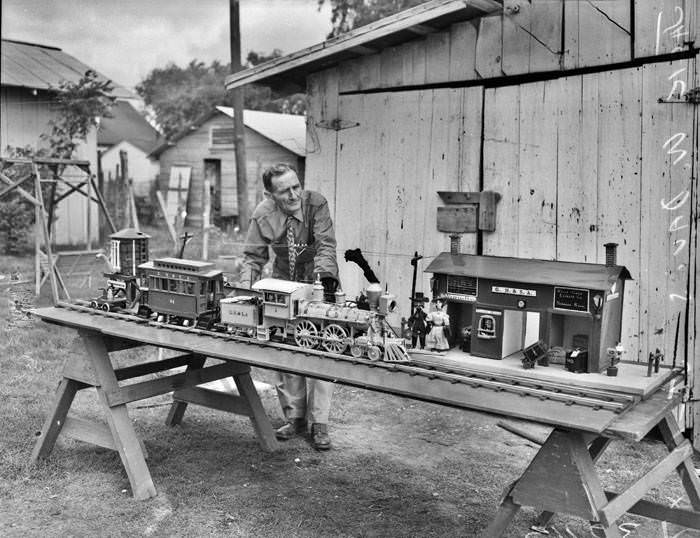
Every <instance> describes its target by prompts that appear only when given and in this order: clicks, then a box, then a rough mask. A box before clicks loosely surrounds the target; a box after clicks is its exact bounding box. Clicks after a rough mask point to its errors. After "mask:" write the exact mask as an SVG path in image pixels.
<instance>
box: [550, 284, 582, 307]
mask: <svg viewBox="0 0 700 538" xmlns="http://www.w3.org/2000/svg"><path fill="white" fill-rule="evenodd" d="M554 308H560V309H562V310H574V311H576V312H588V290H581V289H577V288H557V287H555V288H554Z"/></svg>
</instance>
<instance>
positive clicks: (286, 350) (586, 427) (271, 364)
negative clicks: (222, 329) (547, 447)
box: [32, 307, 670, 437]
mask: <svg viewBox="0 0 700 538" xmlns="http://www.w3.org/2000/svg"><path fill="white" fill-rule="evenodd" d="M32 313H33V314H34V315H35V316H37V317H39V318H41V319H42V320H44V321H46V322H49V323H54V324H58V325H62V326H65V327H69V328H72V329H89V330H92V331H95V332H97V333H100V334H102V335H104V336H105V337H109V338H117V339H121V340H128V341H131V342H133V343H135V344H137V345H153V346H158V347H163V348H168V349H173V350H179V351H184V352H191V353H197V354H202V355H205V356H207V357H212V358H216V359H222V360H234V361H237V362H241V363H245V364H249V365H251V366H256V367H259V368H266V369H272V370H277V371H283V372H290V373H296V374H302V375H306V376H310V377H315V378H319V379H325V380H328V381H332V382H337V383H342V384H346V385H352V386H357V387H361V388H366V389H370V390H376V391H380V392H386V393H390V394H396V395H399V396H405V397H409V398H413V399H417V400H423V401H427V402H434V403H439V404H443V405H448V406H452V407H458V408H464V409H473V410H477V411H482V412H487V413H492V414H496V415H503V416H508V417H513V418H519V419H523V420H530V421H533V422H539V423H542V424H547V425H551V426H559V427H565V428H571V429H577V430H582V431H587V432H594V433H602V432H605V430H606V429H607V428H608V427H609V426H610V425H611V424H614V425H615V426H614V427H615V428H616V430H615V431H614V432H613V435H616V436H625V435H626V436H628V437H630V436H632V437H633V436H634V434H633V433H629V431H630V430H633V431H638V430H640V429H643V426H641V427H640V426H639V425H638V424H636V423H634V421H633V420H630V419H626V418H625V417H633V415H632V412H633V411H634V408H635V407H636V406H637V405H639V402H640V401H641V400H640V399H639V398H635V399H632V398H631V397H630V396H629V395H626V397H628V398H630V399H629V405H626V408H625V409H624V410H622V412H619V410H611V409H606V408H597V407H595V406H587V405H579V404H573V405H571V404H567V403H565V402H562V401H560V400H558V399H556V398H557V394H555V391H554V392H552V398H550V397H548V395H547V393H546V392H544V393H543V392H541V391H540V392H538V393H537V394H538V395H531V394H524V393H522V392H520V393H519V392H518V391H517V390H513V391H511V390H508V389H506V390H502V389H500V388H498V387H496V388H493V387H491V388H489V386H488V385H487V386H483V385H479V384H478V383H473V382H470V380H469V378H467V377H461V376H454V375H453V376H436V375H434V374H433V373H431V372H430V371H426V370H424V369H421V368H418V367H415V368H414V367H409V368H402V367H400V366H398V365H395V364H392V363H386V362H376V363H373V362H371V361H368V360H363V359H355V358H353V357H350V356H346V355H334V354H329V353H326V352H321V351H317V350H303V351H301V350H299V348H296V347H294V346H289V345H284V344H276V345H275V346H274V347H270V346H266V345H261V344H259V343H257V342H255V341H253V342H250V341H243V340H241V339H234V338H231V337H229V336H226V335H224V334H221V335H209V334H202V332H197V331H195V330H187V329H184V328H180V327H175V328H171V327H168V326H163V325H157V324H155V323H152V322H150V323H149V322H147V321H145V320H143V321H142V322H141V323H137V322H135V321H129V320H127V319H120V318H119V317H118V316H109V315H105V314H103V313H101V312H98V311H94V312H90V311H75V310H71V309H69V308H63V307H48V308H40V309H36V310H33V311H32ZM508 377H509V378H512V376H508ZM509 383H512V379H511V380H510V381H509ZM515 385H517V380H516V382H515ZM669 401H670V400H668V399H667V398H666V397H665V396H664V397H663V398H662V397H658V398H656V399H652V398H650V399H648V403H647V404H646V407H649V406H652V407H653V409H654V411H653V413H652V414H656V413H659V412H665V411H666V410H667V409H668V408H669V406H670V404H669ZM660 410H661V411H660ZM650 412H651V411H650V410H649V409H645V410H644V411H643V413H642V414H644V415H649V414H650ZM635 428H636V429H635Z"/></svg>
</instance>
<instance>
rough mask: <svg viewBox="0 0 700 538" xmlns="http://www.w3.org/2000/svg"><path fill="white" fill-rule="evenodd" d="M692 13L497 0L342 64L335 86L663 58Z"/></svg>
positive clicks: (670, 6) (668, 1) (616, 0)
mask: <svg viewBox="0 0 700 538" xmlns="http://www.w3.org/2000/svg"><path fill="white" fill-rule="evenodd" d="M698 9H699V8H698V2H697V0H654V1H652V0H601V1H569V0H561V1H556V0H528V1H525V0H504V9H503V12H502V13H500V14H497V15H493V16H489V17H483V18H481V19H477V20H473V21H466V22H460V23H456V24H453V25H452V26H451V27H450V28H449V29H448V30H444V31H440V32H435V33H432V34H429V35H427V36H426V37H425V38H423V39H417V40H414V41H411V42H408V43H405V44H402V45H398V46H395V47H389V48H387V49H385V50H382V51H381V52H379V53H377V54H372V55H368V56H364V57H361V58H358V59H356V60H352V61H348V62H345V63H344V64H343V68H342V69H341V70H340V71H339V72H340V80H339V82H338V84H339V89H340V91H341V92H347V91H360V90H372V89H378V88H396V87H401V86H417V85H423V84H434V83H449V82H464V81H475V82H476V81H479V80H482V79H490V78H498V77H503V76H515V75H524V74H532V73H542V72H556V71H565V70H571V69H577V68H586V67H592V66H599V65H604V64H614V63H621V62H629V61H631V60H633V59H639V58H645V57H651V56H655V55H658V54H664V53H670V52H674V51H675V49H676V47H677V46H679V45H680V46H682V47H683V48H687V47H686V46H683V45H682V43H683V42H684V41H688V40H692V39H693V36H694V35H696V30H697V24H698V20H697V19H698ZM679 21H680V24H681V25H682V26H683V28H680V26H679V25H678V23H679ZM679 28H680V29H679ZM684 31H688V32H689V34H686V35H683V34H682V32H684ZM657 35H658V37H657Z"/></svg>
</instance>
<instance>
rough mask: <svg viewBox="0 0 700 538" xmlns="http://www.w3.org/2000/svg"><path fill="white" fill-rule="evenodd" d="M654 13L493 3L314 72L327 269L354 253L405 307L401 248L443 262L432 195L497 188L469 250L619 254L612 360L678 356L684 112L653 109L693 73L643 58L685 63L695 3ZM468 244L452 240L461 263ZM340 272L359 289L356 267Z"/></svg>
mask: <svg viewBox="0 0 700 538" xmlns="http://www.w3.org/2000/svg"><path fill="white" fill-rule="evenodd" d="M651 4H652V3H647V2H644V1H642V0H635V1H634V2H632V1H622V0H610V1H605V2H551V1H549V0H533V1H532V2H531V3H528V2H519V3H517V5H518V6H519V10H517V11H516V10H514V6H515V5H516V4H515V3H514V2H511V1H510V0H507V1H506V4H505V10H504V13H503V14H502V15H499V16H493V17H486V18H483V19H481V20H479V21H469V22H460V23H457V24H454V25H452V27H451V28H450V29H449V30H447V31H443V32H438V33H435V34H431V35H428V36H427V37H425V38H423V39H417V40H415V41H412V42H409V43H406V44H404V45H400V46H397V47H391V48H387V49H385V50H383V51H380V52H378V53H377V54H373V55H369V56H365V57H362V58H361V59H357V60H352V61H347V62H343V63H341V64H340V65H338V66H336V67H334V68H331V69H328V70H326V71H323V72H318V73H314V74H312V75H311V76H310V77H309V78H308V85H307V88H308V92H309V115H308V122H307V137H308V141H307V147H308V150H309V154H308V156H307V183H308V185H309V186H310V187H312V188H317V189H318V190H320V191H322V192H324V193H325V194H326V195H327V196H328V198H329V201H330V203H331V206H332V208H333V210H334V217H335V221H336V229H337V236H338V252H339V254H340V256H341V258H342V253H343V252H344V250H345V249H348V248H356V247H360V248H362V250H363V251H364V252H365V253H366V257H367V258H368V260H369V261H370V264H371V265H372V267H373V268H374V269H375V272H376V273H377V275H378V276H379V278H380V279H382V281H384V282H387V283H388V284H389V286H390V290H391V291H392V292H393V293H396V294H397V295H398V296H399V298H400V301H401V306H402V308H403V309H404V311H406V310H407V309H408V297H409V295H410V285H411V270H412V268H411V266H410V263H409V262H410V258H411V255H412V254H413V252H414V251H418V252H419V253H421V254H422V255H424V256H425V259H424V260H423V261H422V262H421V267H425V266H426V265H427V263H428V262H429V261H430V258H431V257H432V256H435V255H436V254H438V253H439V252H443V251H445V250H448V249H449V239H448V237H446V235H445V234H441V233H439V232H437V230H436V211H437V207H438V206H439V205H440V201H439V198H438V196H437V194H436V193H437V191H439V190H461V191H472V190H475V191H478V190H495V191H497V192H499V193H500V194H501V195H502V198H501V200H500V202H499V204H498V209H497V229H496V231H495V232H493V233H484V234H483V236H482V253H484V254H493V255H504V256H519V257H534V258H544V259H558V260H562V261H586V262H595V263H603V262H604V261H605V256H604V248H603V244H604V243H607V242H616V243H619V248H618V262H619V263H621V264H624V265H626V266H627V267H628V268H629V269H630V272H631V273H632V276H633V278H634V280H633V281H631V282H629V283H628V285H627V288H626V294H625V320H624V325H623V345H624V346H625V348H626V349H627V355H626V356H625V358H626V359H631V360H641V361H644V360H646V357H647V354H648V353H649V352H650V351H653V350H654V349H656V348H657V347H658V348H659V349H661V350H662V351H663V352H664V353H665V354H666V361H667V362H668V363H670V362H671V361H672V360H673V357H674V356H675V360H676V363H677V364H682V362H683V360H684V358H685V357H689V359H690V360H691V361H692V360H693V357H694V356H695V355H696V354H697V352H698V344H697V342H696V341H695V336H694V331H695V329H694V328H695V324H696V322H695V310H696V307H695V301H693V300H692V299H693V297H694V293H695V290H694V286H695V280H694V276H695V274H696V272H697V265H696V257H697V252H696V243H695V242H694V240H695V237H696V234H697V221H696V220H695V219H697V214H698V198H697V188H695V187H694V183H693V182H694V179H693V176H692V170H693V168H692V163H693V161H694V160H695V161H696V160H697V143H698V140H697V134H694V133H697V106H693V105H692V104H688V103H685V102H676V103H675V104H669V103H659V102H658V100H659V99H660V98H662V99H668V98H671V100H672V101H674V100H675V101H679V99H678V97H679V96H678V92H679V90H687V89H690V88H693V87H695V86H697V85H698V82H697V79H696V61H695V59H694V58H692V59H676V60H675V61H655V59H654V58H651V57H653V56H656V55H660V54H668V53H677V52H679V51H681V50H684V51H687V50H688V48H687V45H684V44H683V42H684V41H686V40H692V39H694V36H695V35H696V33H697V24H698V23H697V13H696V10H697V2H691V1H688V2H685V1H682V0H678V1H675V2H674V1H672V0H664V2H660V3H659V2H657V3H654V4H655V5H653V6H652V5H651ZM632 6H634V10H632V9H631V7H632ZM681 16H682V17H681ZM657 28H658V31H657ZM684 32H688V33H687V34H686V33H684ZM640 58H646V59H644V60H640ZM633 59H636V61H635V62H634V63H633V62H631V60H633ZM613 64H614V65H613ZM581 68H585V69H581ZM562 71H563V72H562ZM567 71H570V74H569V75H568V76H567V75H566V72H567ZM545 72H549V76H547V75H543V73H545ZM532 73H539V78H540V79H539V80H537V79H533V80H527V78H520V79H512V81H509V80H508V79H505V78H503V77H504V76H511V75H528V74H532ZM482 80H483V82H482ZM444 82H453V83H456V84H455V85H454V86H455V87H449V85H442V86H441V85H440V84H441V83H444ZM494 82H495V83H494ZM680 101H682V99H681V100H680ZM333 120H340V129H339V130H335V129H333V128H331V124H330V122H332V121H333ZM683 151H685V152H686V154H683V153H682V152H683ZM693 193H694V197H693ZM476 249H477V242H476V236H475V235H472V236H469V237H467V236H465V238H464V239H463V244H462V251H463V252H476V251H477V250H476ZM340 265H341V279H342V284H343V286H344V287H345V289H346V292H347V293H348V295H349V296H352V295H355V294H357V293H358V292H359V291H360V290H361V288H362V287H363V286H364V285H365V282H364V279H363V276H362V274H361V272H360V271H359V269H358V268H356V267H354V266H352V265H350V264H347V263H344V262H342V261H341V263H340ZM428 278H429V275H423V278H422V279H421V280H419V284H418V291H423V292H425V293H429V291H430V290H429V287H428ZM686 350H687V353H686ZM696 362H697V363H698V364H695V367H696V368H698V369H699V370H700V361H696ZM690 375H691V377H692V375H693V371H692V368H691V371H690ZM691 381H692V379H691Z"/></svg>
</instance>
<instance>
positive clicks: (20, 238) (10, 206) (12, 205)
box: [0, 194, 34, 255]
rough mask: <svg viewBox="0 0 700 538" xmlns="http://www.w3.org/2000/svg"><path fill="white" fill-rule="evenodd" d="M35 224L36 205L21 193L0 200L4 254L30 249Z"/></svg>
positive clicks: (13, 253) (0, 232)
mask: <svg viewBox="0 0 700 538" xmlns="http://www.w3.org/2000/svg"><path fill="white" fill-rule="evenodd" d="M33 224H34V206H33V205H32V204H31V203H29V202H27V201H26V200H24V199H22V198H20V196H19V195H15V194H12V195H10V196H8V197H7V198H5V199H3V200H2V201H0V235H1V236H2V237H3V238H4V241H3V249H2V251H3V254H10V255H21V254H25V253H26V252H28V251H29V250H31V249H30V241H29V239H30V238H31V237H32V235H33V234H32V232H33Z"/></svg>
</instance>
